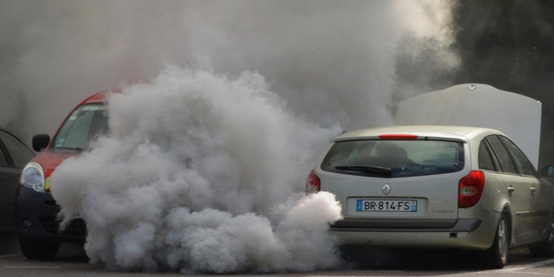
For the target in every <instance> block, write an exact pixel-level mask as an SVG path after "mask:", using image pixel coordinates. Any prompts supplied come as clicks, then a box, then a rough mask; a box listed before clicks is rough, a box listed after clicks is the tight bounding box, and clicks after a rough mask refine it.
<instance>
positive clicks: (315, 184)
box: [306, 169, 321, 194]
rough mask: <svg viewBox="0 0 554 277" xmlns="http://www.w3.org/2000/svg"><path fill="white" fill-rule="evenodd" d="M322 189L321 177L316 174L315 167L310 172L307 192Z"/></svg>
mask: <svg viewBox="0 0 554 277" xmlns="http://www.w3.org/2000/svg"><path fill="white" fill-rule="evenodd" d="M320 190H321V179H319V177H317V175H315V169H314V170H312V171H311V172H310V175H308V179H307V180H306V194H310V193H316V192H318V191H320Z"/></svg>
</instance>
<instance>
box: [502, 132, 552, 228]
mask: <svg viewBox="0 0 554 277" xmlns="http://www.w3.org/2000/svg"><path fill="white" fill-rule="evenodd" d="M499 138H500V141H502V143H503V144H504V146H505V147H506V149H507V150H508V153H510V155H511V157H512V159H513V160H514V163H515V165H516V167H517V169H518V171H519V174H520V175H521V177H522V181H524V182H526V183H528V184H529V191H528V192H527V194H528V195H529V197H530V198H529V201H530V203H529V205H530V208H529V211H528V213H527V214H526V216H527V217H529V224H530V225H529V227H530V228H528V230H527V232H526V234H528V235H538V234H540V233H542V231H543V230H544V228H545V227H546V225H547V224H549V223H550V212H549V210H550V207H549V203H550V202H551V201H549V200H550V198H552V196H551V195H550V193H551V191H550V189H549V187H547V186H546V185H545V184H543V183H541V182H540V181H539V180H538V179H537V177H536V175H537V173H536V171H535V169H534V167H533V165H532V164H531V162H530V161H529V159H527V156H525V154H524V153H523V152H522V151H521V150H520V149H519V147H518V146H517V145H516V144H515V143H514V142H512V141H511V140H510V139H508V138H506V137H504V136H499Z"/></svg>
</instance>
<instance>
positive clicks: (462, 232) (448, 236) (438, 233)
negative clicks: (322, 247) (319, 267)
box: [330, 212, 500, 250]
mask: <svg viewBox="0 0 554 277" xmlns="http://www.w3.org/2000/svg"><path fill="white" fill-rule="evenodd" d="M499 219H500V213H494V212H490V213H487V214H486V215H484V216H483V217H482V218H466V219H458V220H457V221H456V222H455V224H454V225H453V226H451V227H448V228H426V227H410V228H390V227H388V228H377V227H362V226H357V227H354V226H350V227H346V226H344V225H343V226H333V227H332V228H331V229H330V230H331V233H332V234H333V235H335V236H336V237H337V239H338V241H339V244H340V245H342V246H354V245H359V246H376V247H391V248H417V249H419V248H421V249H423V248H437V249H473V250H486V249H488V248H490V247H491V245H492V243H493V240H494V237H495V235H496V228H497V224H498V220H499Z"/></svg>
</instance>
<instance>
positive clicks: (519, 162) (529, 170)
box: [500, 136, 535, 175]
mask: <svg viewBox="0 0 554 277" xmlns="http://www.w3.org/2000/svg"><path fill="white" fill-rule="evenodd" d="M500 140H501V141H502V143H503V144H504V146H506V149H508V151H509V152H510V154H512V158H514V161H515V163H516V166H517V168H518V169H519V173H521V174H524V175H533V174H534V171H535V170H534V169H533V165H532V164H531V162H529V160H528V159H527V157H526V156H525V154H523V152H522V151H521V150H520V149H519V147H517V146H516V145H515V144H514V143H513V142H512V141H511V140H509V139H508V138H505V137H502V136H501V137H500Z"/></svg>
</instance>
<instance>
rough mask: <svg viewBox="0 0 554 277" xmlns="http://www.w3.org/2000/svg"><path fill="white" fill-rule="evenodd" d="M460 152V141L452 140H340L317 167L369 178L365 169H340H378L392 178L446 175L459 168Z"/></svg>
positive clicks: (462, 165)
mask: <svg viewBox="0 0 554 277" xmlns="http://www.w3.org/2000/svg"><path fill="white" fill-rule="evenodd" d="M463 149H464V147H463V144H462V143H461V142H453V141H432V140H394V141H387V140H355V141H340V142H336V143H335V144H334V145H333V147H331V149H330V150H329V153H328V154H327V156H326V157H325V159H324V160H323V163H322V165H321V168H322V169H323V170H325V171H331V172H337V173H343V174H352V175H371V174H369V173H371V172H368V171H369V170H357V171H356V170H348V169H344V167H345V166H365V167H379V168H385V169H390V171H391V175H392V177H409V176H422V175H433V174H442V173H450V172H456V171H460V170H462V169H463V167H464V155H463V154H464V150H463ZM337 167H339V168H337Z"/></svg>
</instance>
